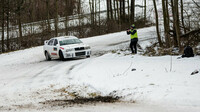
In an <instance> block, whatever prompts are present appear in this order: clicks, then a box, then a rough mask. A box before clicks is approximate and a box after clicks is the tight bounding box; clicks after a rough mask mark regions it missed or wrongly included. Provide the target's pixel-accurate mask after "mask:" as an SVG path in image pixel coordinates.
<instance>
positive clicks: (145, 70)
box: [0, 27, 200, 112]
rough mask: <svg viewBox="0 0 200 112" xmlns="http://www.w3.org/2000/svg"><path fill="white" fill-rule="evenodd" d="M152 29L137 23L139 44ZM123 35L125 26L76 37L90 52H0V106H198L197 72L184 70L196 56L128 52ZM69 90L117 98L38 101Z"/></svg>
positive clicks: (156, 110)
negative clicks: (53, 56) (60, 55)
mask: <svg viewBox="0 0 200 112" xmlns="http://www.w3.org/2000/svg"><path fill="white" fill-rule="evenodd" d="M155 33H156V32H155V27H148V28H143V29H138V34H139V44H140V46H142V48H145V46H148V45H150V44H151V41H155V40H156V39H155V38H156V37H155V35H156V34H155ZM129 40H130V37H129V36H127V35H126V32H125V31H123V32H118V33H113V34H107V35H101V36H96V37H90V38H86V39H82V41H83V42H84V43H86V44H89V45H90V46H91V48H92V52H93V54H92V57H91V58H86V59H71V60H67V61H60V60H52V61H45V57H44V53H43V49H42V46H39V47H34V48H30V49H25V50H20V51H15V52H11V53H6V54H1V55H0V88H1V89H0V111H9V110H11V111H24V112H27V111H30V112H31V111H55V112H56V111H58V112H59V111H63V110H66V111H69V112H77V111H80V112H94V111H95V112H107V111H109V112H124V111H127V112H132V111H136V112H147V111H148V112H160V111H162V112H169V111H170V112H180V111H181V112H188V111H192V112H199V111H200V99H199V98H198V97H199V96H200V88H199V85H200V81H199V79H200V74H199V73H198V74H195V75H190V74H191V73H192V72H193V71H194V70H199V69H200V61H199V60H200V56H195V57H194V58H183V59H177V57H179V56H169V55H167V56H157V57H148V56H142V55H141V54H136V55H131V54H130V51H128V50H127V48H128V47H129ZM112 51H115V52H112ZM98 53H100V54H98ZM101 53H102V54H101ZM171 63H172V64H171ZM134 69H136V70H134ZM63 89H64V90H65V92H62V91H60V90H63ZM74 92H76V93H77V94H78V95H79V96H83V97H88V96H89V94H92V93H95V94H97V95H101V96H107V95H113V96H119V97H121V99H120V102H117V103H114V104H104V103H100V104H94V105H93V104H91V105H82V106H77V105H75V106H73V107H65V108H64V107H51V106H49V107H48V106H47V107H44V106H43V105H42V104H40V103H39V102H44V101H46V100H56V99H66V98H71V96H70V95H69V93H74ZM132 102H134V103H132Z"/></svg>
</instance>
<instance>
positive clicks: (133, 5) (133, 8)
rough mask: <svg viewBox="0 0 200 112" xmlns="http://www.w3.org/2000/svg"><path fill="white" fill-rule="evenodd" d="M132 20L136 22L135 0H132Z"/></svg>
mask: <svg viewBox="0 0 200 112" xmlns="http://www.w3.org/2000/svg"><path fill="white" fill-rule="evenodd" d="M131 22H132V24H133V23H134V22H135V0H131Z"/></svg>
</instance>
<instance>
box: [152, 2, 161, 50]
mask: <svg viewBox="0 0 200 112" xmlns="http://www.w3.org/2000/svg"><path fill="white" fill-rule="evenodd" d="M153 4H154V10H155V15H156V31H157V37H158V42H159V46H160V47H163V45H162V41H161V37H160V33H159V23H158V12H157V7H156V0H153Z"/></svg>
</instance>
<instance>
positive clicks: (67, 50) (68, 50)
mask: <svg viewBox="0 0 200 112" xmlns="http://www.w3.org/2000/svg"><path fill="white" fill-rule="evenodd" d="M70 51H74V49H66V52H70Z"/></svg>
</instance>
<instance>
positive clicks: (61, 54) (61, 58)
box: [59, 51, 65, 61]
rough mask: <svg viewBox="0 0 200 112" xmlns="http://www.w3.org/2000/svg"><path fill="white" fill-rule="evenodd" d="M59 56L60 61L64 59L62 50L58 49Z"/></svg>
mask: <svg viewBox="0 0 200 112" xmlns="http://www.w3.org/2000/svg"><path fill="white" fill-rule="evenodd" d="M59 57H60V60H62V61H64V60H65V58H64V56H63V53H62V51H59Z"/></svg>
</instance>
